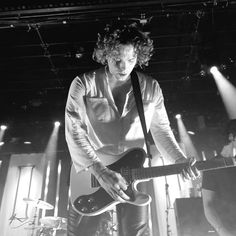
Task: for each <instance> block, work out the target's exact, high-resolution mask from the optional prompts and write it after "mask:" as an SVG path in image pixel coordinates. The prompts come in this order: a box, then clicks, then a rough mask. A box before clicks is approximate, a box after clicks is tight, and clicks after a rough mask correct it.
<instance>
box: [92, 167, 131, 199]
mask: <svg viewBox="0 0 236 236" xmlns="http://www.w3.org/2000/svg"><path fill="white" fill-rule="evenodd" d="M91 171H92V173H93V174H94V175H95V177H96V178H97V180H98V181H99V183H100V185H101V187H102V188H104V189H105V190H106V192H107V193H108V194H109V195H110V196H111V197H112V198H113V199H114V200H117V201H120V202H125V201H127V200H129V199H130V197H129V196H128V195H127V194H125V192H124V191H125V190H127V187H128V184H127V182H126V180H125V179H124V178H123V177H122V176H121V174H120V173H118V172H115V171H113V170H110V169H108V168H107V167H105V166H103V165H102V164H101V163H100V162H97V163H94V164H93V165H92V166H91Z"/></svg>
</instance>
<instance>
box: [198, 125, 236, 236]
mask: <svg viewBox="0 0 236 236" xmlns="http://www.w3.org/2000/svg"><path fill="white" fill-rule="evenodd" d="M226 133H227V135H226V136H227V143H226V145H225V146H224V147H223V149H222V151H221V157H224V158H235V155H236V153H235V148H236V120H231V121H230V122H229V124H228V127H227V129H226ZM235 180H236V167H229V168H223V169H217V170H211V171H205V172H203V175H202V200H203V208H204V212H205V216H206V218H207V220H208V221H209V223H210V224H211V225H212V226H213V227H214V228H215V230H216V232H217V233H218V234H219V235H220V236H235V235H236V224H235V220H236V183H235Z"/></svg>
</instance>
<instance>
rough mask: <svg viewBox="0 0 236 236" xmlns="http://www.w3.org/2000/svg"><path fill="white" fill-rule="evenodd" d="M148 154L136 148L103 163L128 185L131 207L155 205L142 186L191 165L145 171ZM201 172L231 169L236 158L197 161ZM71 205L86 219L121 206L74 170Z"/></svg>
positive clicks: (85, 174)
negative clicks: (138, 186) (140, 188)
mask: <svg viewBox="0 0 236 236" xmlns="http://www.w3.org/2000/svg"><path fill="white" fill-rule="evenodd" d="M145 157H146V153H145V151H144V150H143V149H142V148H133V149H130V150H128V151H126V152H124V153H123V154H122V155H120V156H118V157H117V156H116V157H112V156H109V157H107V158H105V159H106V160H103V163H105V165H106V166H107V167H108V168H109V169H112V170H114V171H116V172H119V173H120V174H121V175H122V176H123V177H124V178H125V179H126V181H127V183H128V188H127V190H126V191H125V193H126V194H127V195H128V196H129V197H130V200H128V201H126V202H127V203H129V204H133V205H137V206H144V205H147V204H149V203H150V202H151V197H150V196H149V195H148V194H145V193H142V192H140V191H138V190H137V185H138V183H140V182H143V181H148V180H149V179H152V178H155V177H160V176H168V175H174V174H179V173H181V171H182V170H183V168H184V167H186V166H187V163H179V164H172V165H166V166H155V167H148V168H143V164H144V161H145ZM195 165H196V167H197V169H198V170H200V171H202V170H210V169H218V168H225V167H231V166H235V165H236V161H235V159H234V158H223V157H222V158H216V159H211V160H207V161H197V162H196V164H195ZM70 190H71V202H72V206H73V208H74V210H75V211H77V212H78V213H79V214H82V215H86V216H95V215H99V214H101V213H103V212H105V211H107V210H109V209H110V208H112V207H113V206H115V205H117V204H119V203H120V202H119V201H116V200H114V199H113V198H112V197H111V196H110V195H109V194H108V193H107V192H106V191H105V190H104V189H103V188H102V187H100V185H99V182H98V181H97V180H96V178H95V177H94V176H93V175H92V174H91V172H90V171H89V169H88V170H83V171H81V172H79V173H76V171H75V168H74V166H73V165H72V168H71V176H70Z"/></svg>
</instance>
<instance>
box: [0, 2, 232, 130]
mask: <svg viewBox="0 0 236 236" xmlns="http://www.w3.org/2000/svg"><path fill="white" fill-rule="evenodd" d="M33 2H34V3H32V1H17V4H15V3H12V4H11V1H6V2H4V1H1V3H0V52H1V53H0V75H1V86H0V98H1V100H0V106H1V117H0V122H2V123H6V124H10V125H11V126H15V127H28V128H25V129H30V127H31V125H34V124H42V123H49V122H52V121H54V120H55V119H60V120H61V121H63V119H64V117H63V114H64V107H65V101H66V96H67V92H68V88H69V85H70V83H71V81H72V79H73V78H74V77H75V76H76V75H78V74H80V73H82V72H84V71H88V70H91V69H93V68H97V67H99V66H100V65H98V64H97V63H95V62H94V61H93V60H92V59H91V54H92V51H93V47H94V45H95V42H96V37H97V33H98V32H99V31H100V30H101V29H103V27H104V26H105V24H107V23H110V22H111V21H112V20H117V19H121V20H127V21H137V22H139V23H140V24H142V25H143V27H144V29H145V30H147V31H150V32H151V36H152V38H153V39H154V45H155V54H154V56H153V58H152V60H151V62H150V66H149V67H148V68H146V69H145V71H146V73H149V74H151V75H152V76H154V77H155V78H156V79H157V80H158V81H159V82H160V84H161V87H162V88H163V91H164V95H165V98H166V103H167V106H168V110H169V111H168V112H169V114H170V116H172V114H174V113H175V112H185V113H186V115H188V116H189V117H191V116H195V117H196V116H198V115H204V114H207V115H206V116H209V117H211V118H212V119H215V120H214V121H212V122H213V123H215V122H217V119H219V120H220V119H222V117H220V116H219V115H221V116H222V115H223V116H224V115H225V111H224V108H223V105H222V103H221V99H220V97H219V95H217V89H216V86H215V83H214V80H213V78H212V77H211V76H210V75H208V74H207V68H208V66H210V65H213V64H216V65H218V66H220V67H221V69H224V71H222V72H223V73H224V75H225V76H228V78H229V80H230V81H231V82H232V83H235V81H236V79H235V69H236V68H235V65H236V64H235V60H236V47H235V46H236V43H235V42H236V14H235V13H236V1H223V0H212V1H187V0H162V1H160V0H159V1H158V0H156V1H137V0H136V1H135V0H91V1H67V2H65V1H64V2H63V1H51V2H49V1H33ZM216 113H217V114H216ZM219 113H220V114H219ZM40 127H43V125H41V126H40Z"/></svg>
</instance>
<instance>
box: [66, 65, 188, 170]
mask: <svg viewBox="0 0 236 236" xmlns="http://www.w3.org/2000/svg"><path fill="white" fill-rule="evenodd" d="M137 75H138V78H139V83H140V89H141V93H142V100H143V106H144V113H145V119H146V126H147V130H149V129H150V131H151V134H152V136H153V139H154V142H155V144H156V146H157V148H158V150H159V152H160V153H161V155H162V156H169V157H171V158H172V160H176V159H179V158H182V157H184V154H183V152H182V151H181V149H180V148H179V146H178V144H177V142H176V140H175V138H174V135H173V133H172V131H171V128H170V124H169V119H168V117H167V113H166V109H165V106H164V101H163V95H162V91H161V89H160V87H159V84H158V82H157V81H156V80H154V79H153V78H152V77H150V76H147V75H144V74H142V73H140V72H137ZM65 127H66V130H65V134H66V141H67V144H68V148H69V151H70V155H71V158H72V161H73V164H74V166H75V169H76V170H77V171H80V170H82V169H84V168H87V167H88V166H90V165H92V164H93V163H94V161H99V159H100V158H101V157H102V155H112V156H115V155H119V154H121V153H123V152H124V151H126V150H128V149H130V148H133V147H143V146H144V135H143V131H142V126H141V123H140V119H139V116H138V111H137V108H136V104H135V98H134V96H133V89H132V87H131V89H130V91H128V93H127V94H126V100H125V103H124V107H123V111H122V112H121V113H120V112H119V111H118V109H117V107H116V104H115V102H114V99H113V96H112V92H111V89H110V86H109V84H108V77H107V74H106V69H105V67H103V68H100V69H98V70H95V71H93V72H89V73H85V74H83V75H81V76H78V77H76V78H75V79H74V80H73V82H72V84H71V87H70V90H69V94H68V99H67V104H66V109H65Z"/></svg>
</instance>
